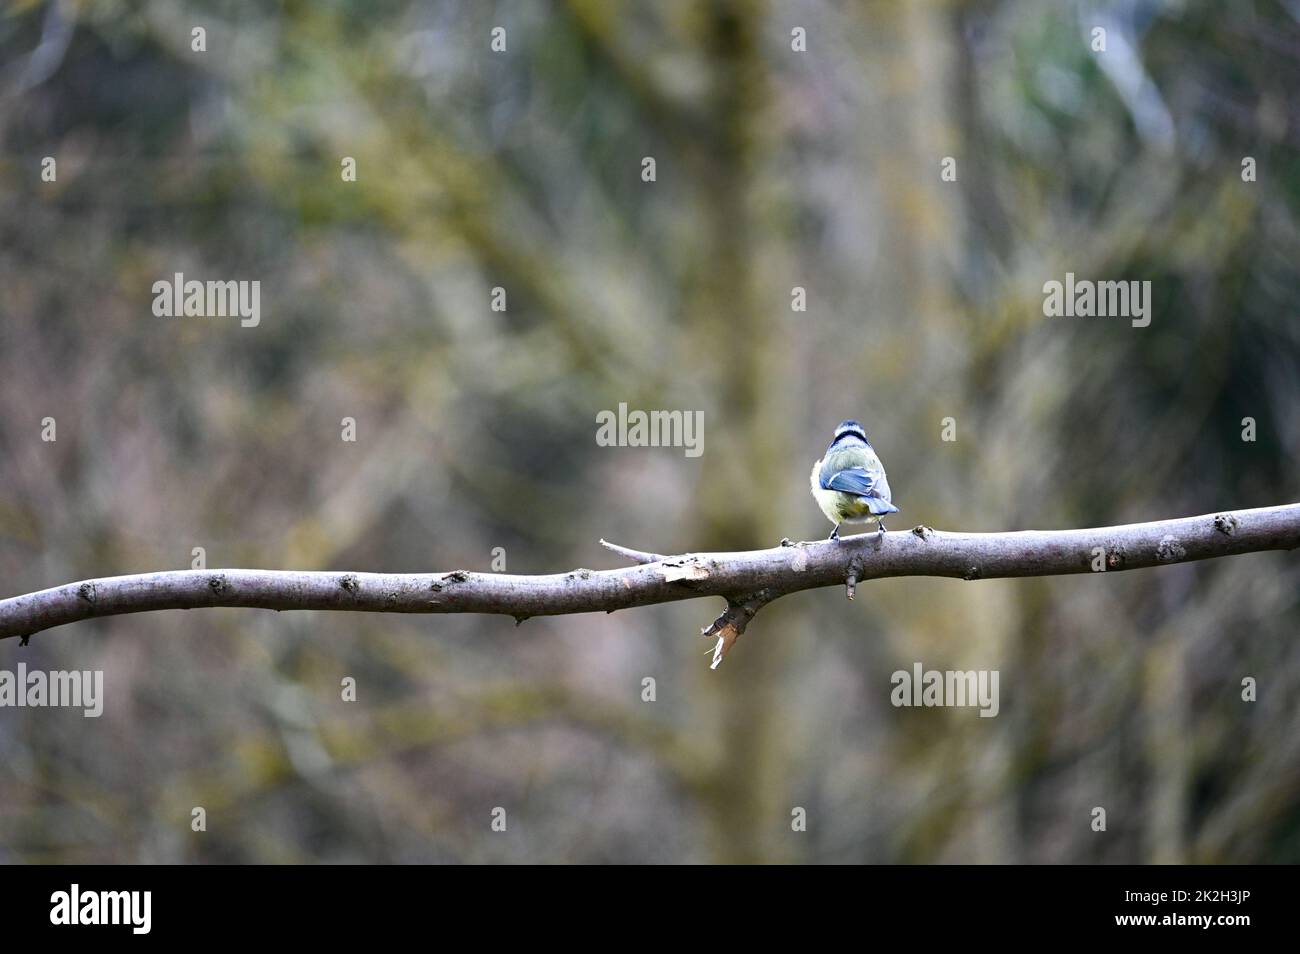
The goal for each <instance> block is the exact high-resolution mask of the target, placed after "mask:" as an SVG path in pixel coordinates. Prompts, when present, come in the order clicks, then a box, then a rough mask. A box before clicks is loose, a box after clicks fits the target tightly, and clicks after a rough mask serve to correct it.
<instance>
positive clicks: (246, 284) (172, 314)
mask: <svg viewBox="0 0 1300 954" xmlns="http://www.w3.org/2000/svg"><path fill="white" fill-rule="evenodd" d="M153 295H154V298H153V313H154V314H155V315H157V316H158V317H159V318H181V317H185V318H239V319H240V321H239V324H240V326H241V327H244V328H256V327H257V326H258V324H259V323H260V322H261V320H262V283H261V282H260V281H257V280H254V281H251V282H250V281H238V282H237V281H233V280H232V281H225V282H220V281H217V282H213V281H209V282H201V281H198V280H197V279H191V280H190V281H186V280H185V275H184V273H182V272H177V273H176V275H175V276H174V277H173V279H172V280H171V281H167V280H166V279H162V280H161V281H156V282H154V283H153Z"/></svg>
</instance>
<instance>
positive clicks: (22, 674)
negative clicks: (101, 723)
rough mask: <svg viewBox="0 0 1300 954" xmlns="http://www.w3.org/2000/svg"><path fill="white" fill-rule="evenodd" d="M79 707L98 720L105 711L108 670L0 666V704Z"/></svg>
mask: <svg viewBox="0 0 1300 954" xmlns="http://www.w3.org/2000/svg"><path fill="white" fill-rule="evenodd" d="M4 706H14V707H16V708H20V709H21V708H27V707H31V708H44V707H49V708H65V707H66V708H79V709H84V710H85V711H84V712H82V713H81V714H82V715H83V716H85V717H86V718H87V719H97V718H99V716H101V715H102V714H103V712H104V670H102V669H93V670H92V669H86V670H81V669H72V670H64V669H56V670H54V671H53V672H42V671H41V670H39V669H33V670H31V671H30V672H28V670H27V664H26V663H19V664H18V671H17V672H16V673H15V672H10V671H9V670H8V669H0V707H4Z"/></svg>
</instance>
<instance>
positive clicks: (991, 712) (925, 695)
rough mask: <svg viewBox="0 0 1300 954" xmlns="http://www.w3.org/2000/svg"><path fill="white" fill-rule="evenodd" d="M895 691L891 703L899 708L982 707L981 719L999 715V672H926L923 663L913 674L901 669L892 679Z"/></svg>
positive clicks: (890, 698)
mask: <svg viewBox="0 0 1300 954" xmlns="http://www.w3.org/2000/svg"><path fill="white" fill-rule="evenodd" d="M889 681H890V683H891V684H892V685H893V687H894V689H893V691H892V692H890V694H889V701H890V702H892V703H893V704H894V705H895V706H897V707H901V706H926V707H930V706H957V707H960V706H979V707H980V718H982V719H991V718H993V716H995V715H997V714H998V709H999V708H1000V706H999V703H998V670H996V669H994V670H991V671H990V670H988V669H978V670H976V669H971V670H966V671H962V670H957V669H948V670H938V669H925V668H924V667H922V665H921V664H920V663H914V664H913V665H912V671H911V672H908V671H907V670H906V669H899V670H898V671H897V672H895V673H894V674H893V675H892V676H890V677H889Z"/></svg>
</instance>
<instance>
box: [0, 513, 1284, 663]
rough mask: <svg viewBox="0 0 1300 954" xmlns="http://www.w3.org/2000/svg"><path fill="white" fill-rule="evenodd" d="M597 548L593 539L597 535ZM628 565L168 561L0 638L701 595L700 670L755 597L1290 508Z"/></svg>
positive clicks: (1236, 530) (1077, 566)
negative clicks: (709, 608)
mask: <svg viewBox="0 0 1300 954" xmlns="http://www.w3.org/2000/svg"><path fill="white" fill-rule="evenodd" d="M601 542H602V543H604V541H601ZM604 545H605V546H606V547H607V548H609V549H610V550H613V551H614V552H616V553H618V554H620V555H622V556H623V557H625V558H627V559H629V560H632V561H633V562H635V563H637V565H636V566H632V567H626V568H624V569H618V570H586V569H578V570H571V571H570V572H568V573H559V574H551V575H546V576H515V575H510V574H505V573H471V572H468V571H466V570H454V571H452V572H451V573H344V572H307V571H297V570H173V571H164V572H160V573H139V574H135V575H132V576H114V577H105V578H103V579H97V580H85V581H83V582H79V583H68V584H66V585H64V586H57V587H54V588H53V589H48V590H41V591H39V592H36V593H28V594H26V595H24V596H15V597H11V598H10V599H7V600H0V638H5V637H10V636H18V637H21V640H22V642H23V643H26V642H27V640H28V638H30V637H31V636H32V635H33V634H34V633H38V632H40V631H42V630H45V629H50V628H51V627H54V626H62V625H63V624H65V623H74V622H77V621H79V620H84V619H93V618H97V617H103V616H116V615H119V614H122V613H144V612H150V611H152V610H165V609H196V608H199V607H205V606H243V607H257V608H261V609H273V610H349V611H354V612H371V613H381V612H386V613H498V614H504V615H508V616H513V617H514V618H515V619H516V620H517V621H519V622H522V621H523V620H525V619H527V618H528V617H530V616H557V615H563V614H568V613H592V612H606V613H612V612H614V611H615V610H620V609H627V608H629V607H633V606H648V605H651V604H655V603H668V602H673V601H676V600H689V599H696V598H698V597H702V596H721V597H723V598H724V599H726V600H727V608H726V610H724V611H723V613H722V615H720V616H719V617H718V618H717V619H716V620H715V621H714V622H713V623H712V624H711V625H710V626H707V627H705V629H704V630H703V633H704V635H706V636H709V637H717V646H716V648H715V650H714V658H713V665H714V667H715V668H716V666H717V665H718V663H720V662H721V661H722V658H723V657H724V656H725V655H726V653H727V650H728V649H730V648H731V646H732V645H733V644H734V643H735V642H736V640H737V639H739V638H740V636H741V635H742V634H743V633H744V631H745V627H746V626H747V625H748V624H749V621H750V620H752V619H753V618H754V615H755V614H756V613H757V612H758V611H759V610H760V609H762V607H763V606H765V605H767V604H768V603H770V602H772V600H775V599H778V598H779V597H781V596H784V595H786V594H787V593H794V592H797V591H799V590H810V589H815V588H817V587H823V586H837V585H845V586H846V588H847V592H848V595H849V598H850V599H852V597H853V592H854V587H855V585H856V584H859V583H862V582H864V581H866V580H872V579H879V578H882V577H890V576H946V577H958V578H961V579H965V580H986V579H994V578H998V577H1024V576H1057V575H1063V574H1069V573H1089V572H1097V571H1098V568H1100V567H1104V571H1103V572H1106V571H1116V570H1136V569H1140V568H1142V567H1153V566H1161V565H1164V564H1170V563H1187V562H1190V561H1192V560H1208V559H1211V558H1214V557H1223V556H1233V555H1236V554H1240V553H1253V552H1256V551H1261V550H1293V549H1295V548H1296V547H1297V546H1300V504H1286V505H1283V506H1278V507H1261V508H1259V509H1255V510H1235V511H1225V512H1223V513H1218V514H1206V515H1204V516H1200V517H1184V518H1180V519H1176V520H1161V521H1156V522H1154V523H1135V524H1129V525H1126V526H1118V527H1100V528H1096V529H1091V530H1026V531H1019V532H1013V533H948V532H943V531H938V530H932V529H930V528H929V527H915V528H913V529H912V530H910V531H896V532H893V533H888V534H885V535H883V536H878V535H877V534H875V533H864V534H861V535H859V536H853V537H845V538H844V539H842V540H838V541H830V540H826V541H817V542H812V543H790V542H789V541H782V545H781V546H779V547H774V548H772V549H770V550H750V551H744V552H738V553H693V554H691V553H688V554H683V555H680V556H661V555H659V554H655V553H647V552H644V551H641V550H633V549H629V548H627V547H621V546H618V545H616V544H609V543H605V544H604Z"/></svg>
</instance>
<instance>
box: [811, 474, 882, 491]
mask: <svg viewBox="0 0 1300 954" xmlns="http://www.w3.org/2000/svg"><path fill="white" fill-rule="evenodd" d="M881 476H882V475H881V473H880V472H879V471H875V472H873V471H870V470H867V469H866V468H865V467H846V468H844V469H843V470H837V471H835V472H834V473H831V474H827V473H826V472H825V471H824V470H823V471H822V487H823V488H824V489H826V490H839V491H843V492H844V493H846V494H857V495H858V496H860V497H870V496H875V495H876V490H877V485H878V483H879V480H880V477H881Z"/></svg>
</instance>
